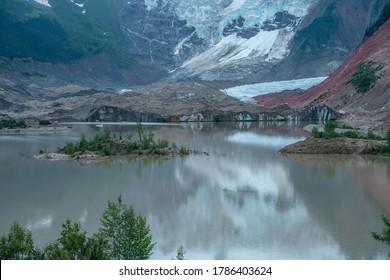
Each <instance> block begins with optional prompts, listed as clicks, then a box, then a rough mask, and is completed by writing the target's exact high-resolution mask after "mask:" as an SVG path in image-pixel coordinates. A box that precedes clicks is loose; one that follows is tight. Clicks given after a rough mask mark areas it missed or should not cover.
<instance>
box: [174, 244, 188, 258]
mask: <svg viewBox="0 0 390 280" xmlns="http://www.w3.org/2000/svg"><path fill="white" fill-rule="evenodd" d="M185 253H186V252H185V251H184V247H183V246H180V247H179V249H177V254H176V259H177V260H180V261H182V260H184V254H185Z"/></svg>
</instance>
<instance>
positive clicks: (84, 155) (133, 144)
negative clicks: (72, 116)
mask: <svg viewBox="0 0 390 280" xmlns="http://www.w3.org/2000/svg"><path fill="white" fill-rule="evenodd" d="M135 131H136V133H137V139H136V140H133V139H132V136H131V135H129V136H126V137H123V136H122V135H119V136H117V135H116V134H113V133H112V132H111V131H110V130H104V131H103V132H101V133H99V134H97V135H95V137H94V138H92V139H89V140H88V139H87V138H86V137H85V136H84V135H82V136H81V138H80V140H79V141H77V142H67V143H66V145H65V146H64V147H62V148H59V149H58V152H57V153H45V152H43V151H40V152H39V154H38V155H36V156H35V158H37V159H46V160H76V161H80V162H96V161H104V160H107V159H110V158H113V157H120V156H143V157H157V156H165V157H174V156H184V155H189V154H191V153H193V154H201V152H198V151H193V150H190V149H188V148H187V147H185V146H184V145H181V146H180V147H177V145H176V144H175V143H169V142H168V141H167V140H161V139H157V140H155V139H154V135H153V133H152V132H150V131H149V132H148V133H145V131H144V128H143V126H142V124H141V123H137V125H136V127H135ZM202 154H207V153H202Z"/></svg>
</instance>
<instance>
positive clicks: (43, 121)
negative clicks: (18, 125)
mask: <svg viewBox="0 0 390 280" xmlns="http://www.w3.org/2000/svg"><path fill="white" fill-rule="evenodd" d="M39 125H51V121H49V120H40V121H39Z"/></svg>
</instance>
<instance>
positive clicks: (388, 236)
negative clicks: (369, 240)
mask: <svg viewBox="0 0 390 280" xmlns="http://www.w3.org/2000/svg"><path fill="white" fill-rule="evenodd" d="M382 220H383V222H384V223H385V226H386V227H387V228H385V229H384V230H383V232H382V233H381V234H380V233H376V232H371V234H372V236H373V237H374V239H375V240H378V241H381V242H385V243H387V244H388V245H390V215H387V216H386V215H382ZM389 257H390V253H389Z"/></svg>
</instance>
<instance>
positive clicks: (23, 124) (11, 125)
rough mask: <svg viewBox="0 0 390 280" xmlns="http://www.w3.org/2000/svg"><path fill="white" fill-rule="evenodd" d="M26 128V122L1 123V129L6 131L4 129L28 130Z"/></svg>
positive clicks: (11, 121)
mask: <svg viewBox="0 0 390 280" xmlns="http://www.w3.org/2000/svg"><path fill="white" fill-rule="evenodd" d="M26 127H27V123H26V122H25V121H17V120H14V119H9V120H1V121H0V129H4V128H8V129H15V128H26Z"/></svg>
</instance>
